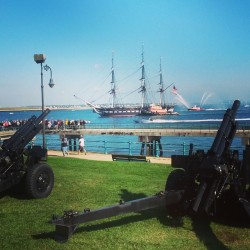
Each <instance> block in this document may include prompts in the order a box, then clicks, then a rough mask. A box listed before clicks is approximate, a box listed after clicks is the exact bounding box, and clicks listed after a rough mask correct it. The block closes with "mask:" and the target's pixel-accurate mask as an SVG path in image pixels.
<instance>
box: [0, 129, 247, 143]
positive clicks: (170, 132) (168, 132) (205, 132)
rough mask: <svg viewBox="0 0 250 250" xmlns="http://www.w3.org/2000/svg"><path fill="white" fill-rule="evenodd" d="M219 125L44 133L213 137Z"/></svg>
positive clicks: (239, 133)
mask: <svg viewBox="0 0 250 250" xmlns="http://www.w3.org/2000/svg"><path fill="white" fill-rule="evenodd" d="M218 128H219V127H207V128H206V127H193V128H191V127H189V128H179V127H177V128H163V127H159V126H158V127H150V126H149V127H148V128H145V127H141V128H139V127H137V128H135V127H134V128H132V127H128V128H120V127H117V126H112V127H111V126H110V125H106V126H105V125H101V126H98V125H94V126H86V127H80V126H77V127H76V126H73V127H72V126H67V127H65V128H63V129H56V128H53V129H46V130H45V133H46V134H59V135H67V136H75V137H78V136H80V135H134V136H140V137H141V136H195V137H214V136H215V135H216V133H217V131H218ZM14 132H15V130H4V131H0V139H1V140H2V139H4V138H8V137H9V136H11V135H13V134H14ZM235 136H236V137H240V138H242V139H244V140H248V139H249V138H250V126H241V127H239V129H238V130H237V131H236V135H235Z"/></svg>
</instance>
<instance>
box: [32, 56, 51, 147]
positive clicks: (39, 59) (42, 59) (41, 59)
mask: <svg viewBox="0 0 250 250" xmlns="http://www.w3.org/2000/svg"><path fill="white" fill-rule="evenodd" d="M45 60H46V55H45V54H35V55H34V61H35V62H36V63H37V64H40V65H41V95H42V112H44V86H43V69H44V70H46V71H48V70H50V81H49V86H50V87H51V88H53V87H54V85H55V84H54V82H53V79H52V70H51V68H50V67H49V66H48V65H45V66H43V63H44V62H45ZM42 124H43V128H42V135H43V148H45V147H46V145H45V120H44V119H43V120H42Z"/></svg>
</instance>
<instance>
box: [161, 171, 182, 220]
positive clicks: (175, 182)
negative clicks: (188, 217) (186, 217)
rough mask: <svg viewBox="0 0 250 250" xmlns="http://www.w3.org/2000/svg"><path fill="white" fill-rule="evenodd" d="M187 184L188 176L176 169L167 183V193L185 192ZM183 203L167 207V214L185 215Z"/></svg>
mask: <svg viewBox="0 0 250 250" xmlns="http://www.w3.org/2000/svg"><path fill="white" fill-rule="evenodd" d="M186 184H187V175H186V172H185V171H184V170H183V169H175V170H174V171H172V172H171V173H170V174H169V176H168V179H167V181H166V186H165V191H171V190H185V189H186ZM184 195H185V194H184ZM184 210H185V209H184V204H183V201H180V202H179V203H178V204H174V205H167V212H168V214H169V215H171V216H179V215H183V213H184Z"/></svg>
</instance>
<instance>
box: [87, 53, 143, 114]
mask: <svg viewBox="0 0 250 250" xmlns="http://www.w3.org/2000/svg"><path fill="white" fill-rule="evenodd" d="M111 77H112V79H111V82H110V83H111V89H110V91H109V94H110V95H111V104H110V105H109V106H98V105H93V104H91V103H88V102H86V103H87V104H88V105H89V106H91V107H92V108H93V110H94V112H96V113H97V114H99V115H100V116H101V117H128V116H136V115H139V114H140V113H141V107H140V106H137V107H129V106H125V105H122V104H120V103H119V102H118V98H117V86H116V81H115V71H114V57H113V55H112V67H111Z"/></svg>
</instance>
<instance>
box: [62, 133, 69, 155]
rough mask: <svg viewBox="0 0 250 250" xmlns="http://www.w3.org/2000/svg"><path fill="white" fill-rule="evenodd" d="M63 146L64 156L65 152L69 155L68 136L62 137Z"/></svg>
mask: <svg viewBox="0 0 250 250" xmlns="http://www.w3.org/2000/svg"><path fill="white" fill-rule="evenodd" d="M61 146H62V152H63V156H65V154H67V155H69V152H68V139H67V138H66V137H63V138H62V143H61Z"/></svg>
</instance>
